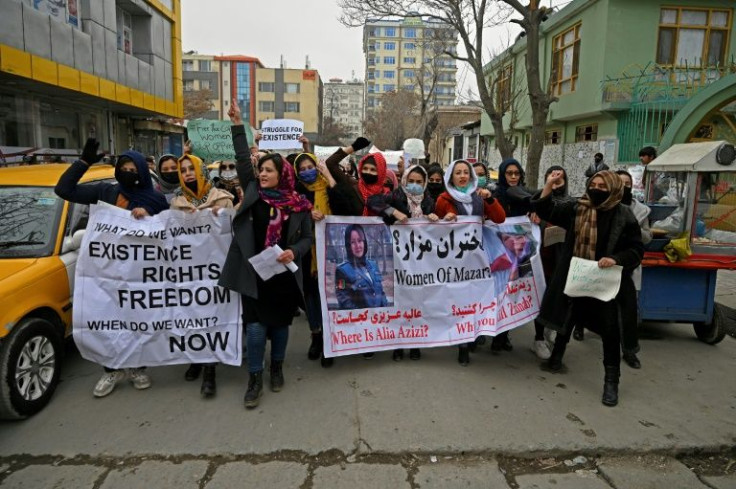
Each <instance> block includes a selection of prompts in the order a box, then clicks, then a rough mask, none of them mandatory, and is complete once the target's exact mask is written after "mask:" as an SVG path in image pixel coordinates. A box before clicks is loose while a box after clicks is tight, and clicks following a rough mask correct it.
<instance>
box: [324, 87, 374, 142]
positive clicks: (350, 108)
mask: <svg viewBox="0 0 736 489" xmlns="http://www.w3.org/2000/svg"><path fill="white" fill-rule="evenodd" d="M364 97H365V85H364V84H363V81H362V80H352V81H343V80H342V79H340V78H330V81H329V82H327V83H325V87H324V101H323V103H322V116H323V119H324V120H327V119H329V120H331V121H332V122H333V123H334V124H339V126H340V127H342V128H343V129H345V130H346V131H347V135H346V137H345V139H350V141H352V140H354V139H355V138H357V137H358V136H360V135H362V134H363V118H364V116H365V114H364V110H363V103H364Z"/></svg>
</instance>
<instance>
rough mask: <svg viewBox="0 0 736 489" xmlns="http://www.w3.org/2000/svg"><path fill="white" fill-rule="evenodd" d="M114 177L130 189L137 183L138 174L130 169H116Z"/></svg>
mask: <svg viewBox="0 0 736 489" xmlns="http://www.w3.org/2000/svg"><path fill="white" fill-rule="evenodd" d="M116 178H117V181H118V182H119V183H120V185H121V186H123V187H124V188H128V189H132V188H134V187H135V186H136V185H138V174H137V173H133V172H131V171H118V175H117V177H116Z"/></svg>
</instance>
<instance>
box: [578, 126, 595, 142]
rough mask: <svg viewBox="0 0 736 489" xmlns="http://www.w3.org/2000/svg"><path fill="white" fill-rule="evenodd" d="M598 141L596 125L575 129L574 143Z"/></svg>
mask: <svg viewBox="0 0 736 489" xmlns="http://www.w3.org/2000/svg"><path fill="white" fill-rule="evenodd" d="M585 141H598V124H589V125H587V126H578V127H576V128H575V142H576V143H582V142H585Z"/></svg>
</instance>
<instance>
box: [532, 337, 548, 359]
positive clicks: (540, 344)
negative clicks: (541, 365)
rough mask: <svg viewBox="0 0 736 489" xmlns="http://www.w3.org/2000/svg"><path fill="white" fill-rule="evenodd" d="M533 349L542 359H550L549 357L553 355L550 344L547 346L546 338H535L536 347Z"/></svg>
mask: <svg viewBox="0 0 736 489" xmlns="http://www.w3.org/2000/svg"><path fill="white" fill-rule="evenodd" d="M532 350H533V351H534V353H536V355H537V358H539V359H540V360H549V357H550V356H552V352H551V351H549V346H547V342H546V341H545V340H534V347H533V348H532Z"/></svg>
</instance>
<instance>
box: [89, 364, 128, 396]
mask: <svg viewBox="0 0 736 489" xmlns="http://www.w3.org/2000/svg"><path fill="white" fill-rule="evenodd" d="M124 378H125V370H113V371H112V372H105V373H104V374H102V377H100V380H98V381H97V385H95V390H94V391H93V394H94V396H95V397H105V396H106V395H108V394H110V393H111V392H112V391H113V389H115V386H116V385H117V383H118V382H120V381H121V380H123V379H124Z"/></svg>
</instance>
